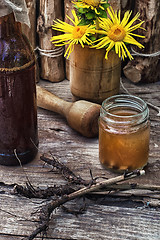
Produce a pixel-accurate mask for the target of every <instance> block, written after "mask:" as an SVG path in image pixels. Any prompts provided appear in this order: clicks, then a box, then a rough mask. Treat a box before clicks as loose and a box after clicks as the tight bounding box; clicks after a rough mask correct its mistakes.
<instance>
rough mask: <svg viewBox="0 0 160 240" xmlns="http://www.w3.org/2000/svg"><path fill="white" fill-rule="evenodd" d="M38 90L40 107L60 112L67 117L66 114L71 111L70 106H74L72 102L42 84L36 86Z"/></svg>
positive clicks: (38, 104)
mask: <svg viewBox="0 0 160 240" xmlns="http://www.w3.org/2000/svg"><path fill="white" fill-rule="evenodd" d="M36 90H37V106H38V107H41V108H44V109H47V110H49V111H53V112H56V113H59V114H61V115H63V116H65V117H66V114H67V112H68V111H69V108H70V107H71V106H72V103H70V102H66V101H64V100H63V99H61V98H59V97H57V96H56V95H54V94H53V93H51V92H49V91H47V90H45V89H44V88H42V87H40V86H36Z"/></svg>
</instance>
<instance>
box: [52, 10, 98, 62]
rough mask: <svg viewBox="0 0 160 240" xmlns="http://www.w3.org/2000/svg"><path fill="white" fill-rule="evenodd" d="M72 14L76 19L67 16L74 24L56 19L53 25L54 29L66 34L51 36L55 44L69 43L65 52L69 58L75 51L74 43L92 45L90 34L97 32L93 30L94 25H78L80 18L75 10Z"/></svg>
mask: <svg viewBox="0 0 160 240" xmlns="http://www.w3.org/2000/svg"><path fill="white" fill-rule="evenodd" d="M72 14H73V17H74V20H73V19H71V18H70V17H69V16H67V17H68V19H69V20H70V21H71V22H72V24H73V25H71V24H68V23H66V22H63V21H61V20H59V19H58V20H57V21H54V25H52V28H53V29H54V30H57V31H60V32H64V34H61V35H57V36H53V37H52V38H51V42H52V43H54V44H55V46H64V45H68V47H67V49H66V52H65V54H64V56H67V58H68V57H69V56H70V54H71V52H72V51H73V49H74V44H79V43H80V44H81V46H82V47H84V44H87V45H91V44H92V41H91V40H90V39H89V35H90V34H91V33H92V34H95V32H94V31H93V29H94V28H95V27H94V26H89V25H85V26H78V24H79V23H80V19H79V18H78V17H77V15H76V13H75V11H74V10H72Z"/></svg>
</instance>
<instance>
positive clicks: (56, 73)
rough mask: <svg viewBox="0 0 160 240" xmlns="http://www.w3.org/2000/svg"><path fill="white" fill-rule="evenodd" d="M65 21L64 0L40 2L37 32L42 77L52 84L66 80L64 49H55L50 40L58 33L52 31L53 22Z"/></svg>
mask: <svg viewBox="0 0 160 240" xmlns="http://www.w3.org/2000/svg"><path fill="white" fill-rule="evenodd" d="M55 19H63V1H62V0H58V1H57V0H40V14H39V17H38V26H37V31H38V34H39V47H40V48H39V51H40V56H41V77H42V78H43V79H47V80H49V81H51V82H59V81H62V80H64V78H65V75H64V57H63V48H61V47H55V46H54V45H53V44H52V43H51V41H50V39H51V37H52V36H53V35H56V34H57V32H55V31H53V30H52V25H53V20H55Z"/></svg>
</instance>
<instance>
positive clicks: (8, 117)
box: [0, 13, 38, 165]
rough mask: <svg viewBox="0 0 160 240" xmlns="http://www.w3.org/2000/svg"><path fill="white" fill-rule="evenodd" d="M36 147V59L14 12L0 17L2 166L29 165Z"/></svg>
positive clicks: (0, 158)
mask: <svg viewBox="0 0 160 240" xmlns="http://www.w3.org/2000/svg"><path fill="white" fill-rule="evenodd" d="M37 146H38V133H37V106H36V86H35V56H34V52H33V50H32V48H31V46H30V43H29V41H28V40H27V38H26V37H25V36H24V35H23V34H22V30H21V23H19V22H16V21H15V18H14V14H13V13H11V14H9V15H6V16H4V17H1V18H0V164H1V165H19V164H20V163H19V160H20V161H21V163H22V164H24V163H27V162H29V161H31V160H33V158H34V157H35V155H36V153H37ZM18 159H19V160H18Z"/></svg>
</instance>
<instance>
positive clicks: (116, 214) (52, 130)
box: [0, 78, 160, 240]
mask: <svg viewBox="0 0 160 240" xmlns="http://www.w3.org/2000/svg"><path fill="white" fill-rule="evenodd" d="M122 83H123V86H124V87H125V89H124V88H122V86H121V93H125V92H126V90H127V91H129V92H130V93H131V94H135V95H137V96H139V97H141V98H143V99H144V100H145V101H148V102H151V103H152V104H154V105H156V106H159V107H160V96H159V90H160V84H159V83H153V84H148V85H145V84H143V85H140V84H139V85H134V84H133V83H131V82H129V81H128V80H127V79H124V78H123V79H122ZM38 85H41V86H43V87H45V88H46V89H48V90H49V91H51V92H53V93H54V94H56V95H57V96H59V97H61V98H62V99H64V100H67V101H72V94H71V93H70V88H69V81H67V80H64V81H62V82H59V83H51V82H47V81H40V82H39V83H38ZM150 120H151V140H150V156H149V163H148V166H147V168H146V175H145V176H142V177H140V178H136V179H134V180H130V181H129V182H130V183H136V182H137V183H139V184H155V185H160V160H159V159H160V117H159V116H157V112H156V111H155V110H154V109H152V108H150ZM38 129H39V153H38V155H37V157H36V159H35V160H34V161H32V162H31V163H29V164H27V165H24V166H23V169H22V168H21V167H5V166H0V201H1V206H0V219H1V221H0V240H6V239H11V240H12V239H18V240H19V239H22V237H23V236H26V235H29V234H31V232H32V231H33V230H34V229H35V228H36V226H37V223H36V220H37V217H38V213H37V212H36V211H37V210H38V209H40V206H41V205H42V204H45V202H44V200H42V199H27V198H25V197H22V196H18V195H13V194H12V190H13V184H14V183H18V184H22V185H25V183H26V181H27V178H26V175H27V176H28V178H29V179H30V182H31V183H32V184H33V186H34V187H40V188H46V187H47V186H53V185H54V184H56V185H60V184H65V183H66V181H65V180H64V179H63V178H62V176H61V175H60V174H58V173H57V172H56V171H55V170H53V171H52V172H51V171H50V170H51V167H49V166H47V165H44V164H43V163H42V161H40V159H39V156H40V155H41V154H43V153H45V154H46V155H47V156H49V157H51V154H50V152H51V153H52V154H53V155H54V156H56V157H57V158H58V159H59V160H60V161H61V162H62V163H64V164H66V165H67V166H68V167H70V168H71V170H73V171H74V172H75V173H76V174H77V175H80V176H81V177H83V178H84V179H86V180H90V179H91V176H90V169H91V170H92V174H93V177H97V176H101V177H104V176H105V177H108V178H109V177H113V176H115V175H116V174H115V173H111V172H109V171H107V170H106V169H104V168H103V167H102V166H101V165H100V163H99V160H98V138H92V139H88V138H85V137H83V136H81V135H80V134H78V133H77V132H76V131H74V130H73V129H71V128H70V127H69V126H68V125H67V122H66V120H65V119H64V118H63V117H62V116H60V115H59V114H56V113H53V112H49V111H47V110H43V109H38ZM136 193H137V194H139V195H140V193H139V192H136V190H132V191H128V192H123V194H120V193H119V195H118V193H116V194H113V193H112V195H102V196H99V197H96V196H90V197H88V198H86V205H87V211H86V212H85V213H84V214H83V215H78V216H75V215H72V214H67V213H65V212H63V211H62V209H57V210H56V212H54V213H53V216H52V220H51V222H50V227H49V230H48V235H47V238H46V239H56V240H57V239H61V240H64V239H65V240H66V239H69V240H71V239H72V240H82V239H83V240H89V239H93V240H98V239H107V240H108V239H112V240H114V239H115V240H120V239H125V240H137V239H138V240H144V239H145V240H151V239H153V240H158V239H159V236H160V223H159V218H160V208H159V207H157V208H155V207H153V208H151V207H149V206H148V205H147V204H149V203H150V202H151V203H152V204H153V200H155V199H156V197H157V198H158V197H159V194H156V193H154V194H152V193H151V191H149V192H148V191H145V192H142V191H141V193H145V194H146V197H145V198H143V197H139V198H138V197H136ZM126 194H128V195H127V196H128V197H125V196H126ZM81 205H83V199H77V200H75V201H72V202H70V203H67V204H66V205H65V206H66V207H68V208H71V207H72V208H74V209H77V208H79V206H81ZM147 206H148V207H147ZM32 213H35V214H32ZM38 239H41V237H40V236H38V237H37V238H36V240H38Z"/></svg>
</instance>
